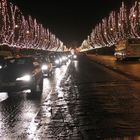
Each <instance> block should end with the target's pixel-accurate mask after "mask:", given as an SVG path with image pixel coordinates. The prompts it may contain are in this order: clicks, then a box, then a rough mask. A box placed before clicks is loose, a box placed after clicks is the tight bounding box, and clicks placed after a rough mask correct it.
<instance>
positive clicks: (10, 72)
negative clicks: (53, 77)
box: [0, 57, 43, 93]
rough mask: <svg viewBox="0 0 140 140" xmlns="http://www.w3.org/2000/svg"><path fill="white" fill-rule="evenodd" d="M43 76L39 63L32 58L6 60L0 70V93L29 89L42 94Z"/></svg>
mask: <svg viewBox="0 0 140 140" xmlns="http://www.w3.org/2000/svg"><path fill="white" fill-rule="evenodd" d="M42 88H43V74H42V70H41V66H40V64H39V62H38V61H37V60H36V59H34V58H32V57H19V58H10V59H6V60H5V63H4V66H3V67H2V69H0V91H6V92H11V91H20V90H24V89H31V92H32V93H35V92H42Z"/></svg>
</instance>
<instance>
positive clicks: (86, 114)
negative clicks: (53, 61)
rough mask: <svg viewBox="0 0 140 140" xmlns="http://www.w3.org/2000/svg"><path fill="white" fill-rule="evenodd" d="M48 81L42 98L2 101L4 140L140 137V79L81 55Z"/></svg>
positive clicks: (25, 96)
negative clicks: (137, 79)
mask: <svg viewBox="0 0 140 140" xmlns="http://www.w3.org/2000/svg"><path fill="white" fill-rule="evenodd" d="M44 83H45V84H44V90H43V93H42V95H41V96H40V97H37V98H34V97H30V96H29V95H28V94H27V93H23V94H20V93H16V94H15V95H14V96H12V97H7V98H5V99H4V97H3V100H1V102H0V116H1V125H0V129H1V131H0V133H1V139H4V138H5V139H6V140H7V139H8V140H9V139H10V140H11V139H24V140H25V139H27V140H29V139H34V140H36V139H38V140H46V139H47V140H126V139H128V140H129V139H133V140H137V139H138V138H139V135H140V94H139V93H140V92H139V91H140V84H139V81H136V80H135V79H133V78H131V77H129V76H128V77H127V75H125V74H123V73H120V72H117V71H114V70H112V69H109V68H107V67H105V66H104V65H100V64H98V63H96V62H94V61H93V60H91V59H89V58H88V57H86V56H82V57H81V58H79V60H78V61H73V62H71V63H70V65H67V66H63V67H61V68H58V69H56V70H55V72H54V76H53V77H52V78H50V79H48V78H46V79H44Z"/></svg>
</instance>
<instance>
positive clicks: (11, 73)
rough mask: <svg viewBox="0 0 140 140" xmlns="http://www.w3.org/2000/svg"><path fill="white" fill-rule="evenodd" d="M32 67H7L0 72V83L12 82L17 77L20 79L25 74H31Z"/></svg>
mask: <svg viewBox="0 0 140 140" xmlns="http://www.w3.org/2000/svg"><path fill="white" fill-rule="evenodd" d="M32 71H33V67H31V66H23V65H12V66H7V67H5V68H3V69H1V70H0V80H1V81H11V80H12V81H13V80H15V79H16V78H17V77H21V76H23V75H25V74H31V73H32Z"/></svg>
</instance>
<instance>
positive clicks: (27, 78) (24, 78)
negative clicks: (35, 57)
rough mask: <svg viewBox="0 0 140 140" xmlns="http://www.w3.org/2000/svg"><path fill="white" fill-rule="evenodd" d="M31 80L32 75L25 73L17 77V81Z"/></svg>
mask: <svg viewBox="0 0 140 140" xmlns="http://www.w3.org/2000/svg"><path fill="white" fill-rule="evenodd" d="M30 80H31V76H30V75H24V76H22V77H18V78H17V79H16V81H30Z"/></svg>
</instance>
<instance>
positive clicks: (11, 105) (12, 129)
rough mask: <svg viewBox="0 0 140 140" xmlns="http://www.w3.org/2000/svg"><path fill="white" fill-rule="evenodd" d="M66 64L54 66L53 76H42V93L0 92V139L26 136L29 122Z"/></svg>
mask: <svg viewBox="0 0 140 140" xmlns="http://www.w3.org/2000/svg"><path fill="white" fill-rule="evenodd" d="M66 69H67V66H66V65H65V66H62V67H61V68H56V69H54V71H53V76H52V77H50V78H47V77H46V78H44V81H43V93H42V94H40V95H31V93H30V91H29V90H26V91H23V92H15V93H9V94H7V93H4V92H3V93H0V139H1V140H11V139H12V140H15V139H18V140H19V139H24V137H27V136H28V132H27V131H29V133H30V131H33V128H31V130H29V129H30V127H29V126H30V123H31V122H32V121H33V120H34V118H35V117H36V115H37V114H38V112H39V110H40V106H41V105H42V103H43V102H44V101H45V99H46V98H47V96H48V95H49V94H50V93H52V92H53V90H54V89H56V88H57V86H58V84H59V82H60V81H61V78H62V77H63V75H65V72H66Z"/></svg>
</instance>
